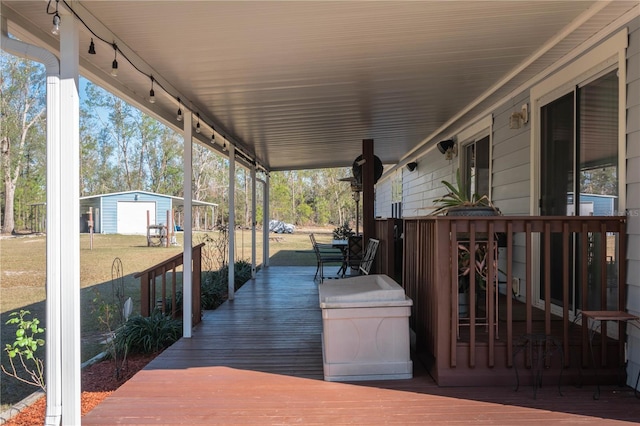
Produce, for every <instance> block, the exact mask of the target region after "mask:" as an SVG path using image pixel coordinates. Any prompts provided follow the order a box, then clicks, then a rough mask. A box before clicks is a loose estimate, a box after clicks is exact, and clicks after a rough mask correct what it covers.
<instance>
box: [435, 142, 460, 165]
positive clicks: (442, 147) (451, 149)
mask: <svg viewBox="0 0 640 426" xmlns="http://www.w3.org/2000/svg"><path fill="white" fill-rule="evenodd" d="M437 147H438V151H440V153H441V154H444V156H445V158H446V159H447V160H451V159H452V158H454V157H456V156H457V155H458V145H457V144H456V141H454V140H453V139H447V140H444V141H440V142H438V145H437Z"/></svg>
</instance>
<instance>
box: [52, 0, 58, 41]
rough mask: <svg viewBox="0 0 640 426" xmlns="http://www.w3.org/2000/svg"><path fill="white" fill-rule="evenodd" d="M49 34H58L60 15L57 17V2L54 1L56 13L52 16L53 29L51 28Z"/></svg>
mask: <svg viewBox="0 0 640 426" xmlns="http://www.w3.org/2000/svg"><path fill="white" fill-rule="evenodd" d="M51 34H53V35H58V34H60V15H58V2H57V1H56V13H55V15H53V27H52V28H51Z"/></svg>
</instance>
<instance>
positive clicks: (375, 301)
mask: <svg viewBox="0 0 640 426" xmlns="http://www.w3.org/2000/svg"><path fill="white" fill-rule="evenodd" d="M319 295H320V307H321V308H322V327H323V335H322V351H323V366H324V379H325V380H327V381H359V380H385V379H388V380H392V379H410V378H411V377H413V364H412V362H411V356H410V350H409V345H410V344H409V315H411V305H412V301H411V299H409V298H408V297H406V295H405V293H404V290H403V289H402V287H400V285H398V283H396V282H395V281H394V280H393V279H391V278H390V277H388V276H387V275H365V276H360V277H353V278H345V279H341V280H338V281H335V282H331V283H327V282H326V281H325V283H324V284H321V285H320V286H319Z"/></svg>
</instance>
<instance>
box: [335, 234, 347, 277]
mask: <svg viewBox="0 0 640 426" xmlns="http://www.w3.org/2000/svg"><path fill="white" fill-rule="evenodd" d="M331 246H332V247H334V248H337V249H340V251H341V252H342V266H340V269H338V275H339V276H343V275H344V274H346V273H347V253H348V250H349V240H331Z"/></svg>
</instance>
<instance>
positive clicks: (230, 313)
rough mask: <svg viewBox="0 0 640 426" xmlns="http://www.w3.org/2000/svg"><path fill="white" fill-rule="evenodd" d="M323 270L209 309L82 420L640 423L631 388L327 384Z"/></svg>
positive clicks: (290, 275)
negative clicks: (319, 275)
mask: <svg viewBox="0 0 640 426" xmlns="http://www.w3.org/2000/svg"><path fill="white" fill-rule="evenodd" d="M314 272H315V268H302V267H299V268H298V267H295V268H294V267H271V268H268V269H267V270H266V271H260V272H259V273H258V277H257V279H256V280H255V281H249V282H248V283H247V284H245V285H244V286H243V287H242V288H241V289H240V290H239V291H238V292H237V294H236V297H235V300H233V301H229V302H226V303H224V304H223V305H222V306H220V307H219V308H218V309H217V310H215V311H206V312H205V313H204V318H203V321H202V323H201V324H199V325H198V326H197V327H196V328H195V329H194V332H193V337H192V338H191V339H181V340H180V341H178V342H177V343H176V344H174V345H173V346H172V347H171V348H169V349H167V350H165V351H164V352H163V353H162V354H161V355H160V356H158V357H157V358H156V359H155V360H153V361H152V362H151V363H150V364H149V365H148V366H147V367H146V368H145V369H144V370H142V371H140V372H139V373H138V374H136V375H135V376H134V377H133V378H132V379H130V380H129V381H128V382H127V383H125V384H124V385H123V386H122V387H120V388H119V389H118V390H117V391H115V392H114V393H113V394H112V395H111V396H109V397H108V398H107V399H106V400H105V401H104V402H103V403H102V404H100V405H99V406H98V407H96V408H95V409H94V410H93V411H91V412H90V413H88V414H87V415H86V416H84V417H83V424H84V425H115V424H154V425H160V424H190V425H198V424H199V425H214V424H222V425H238V424H243V425H290V424H305V425H321V424H322V425H324V424H333V425H341V424H358V425H377V424H397V425H411V424H426V423H433V424H454V423H471V422H473V423H478V424H505V425H506V424H509V425H510V424H515V423H518V424H541V423H545V422H546V423H556V422H562V423H567V424H574V423H580V424H598V425H602V424H616V423H622V422H638V421H640V400H638V399H636V398H635V397H634V394H633V391H631V390H630V389H628V388H618V387H616V386H607V387H604V388H603V389H602V396H601V399H600V400H599V401H594V400H593V399H592V397H591V396H592V392H593V387H589V386H585V387H583V388H576V387H569V386H567V387H563V389H562V390H563V393H564V396H559V395H558V392H557V387H555V384H552V383H548V384H546V386H545V387H543V388H541V389H539V390H538V398H537V399H535V400H534V399H533V395H532V390H531V388H530V387H526V386H525V387H521V389H520V391H518V392H514V391H513V388H512V387H508V386H502V387H456V388H446V387H439V386H437V385H436V384H435V383H434V381H433V380H432V379H431V377H430V376H429V375H428V374H427V373H426V372H425V370H424V369H423V368H422V366H421V365H420V364H419V362H417V361H414V378H413V379H411V380H391V381H370V382H358V383H335V382H325V381H323V380H322V377H323V374H322V348H321V341H320V334H321V332H322V322H321V321H322V320H321V312H320V309H319V308H318V293H317V284H315V283H314V282H313V273H314Z"/></svg>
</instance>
